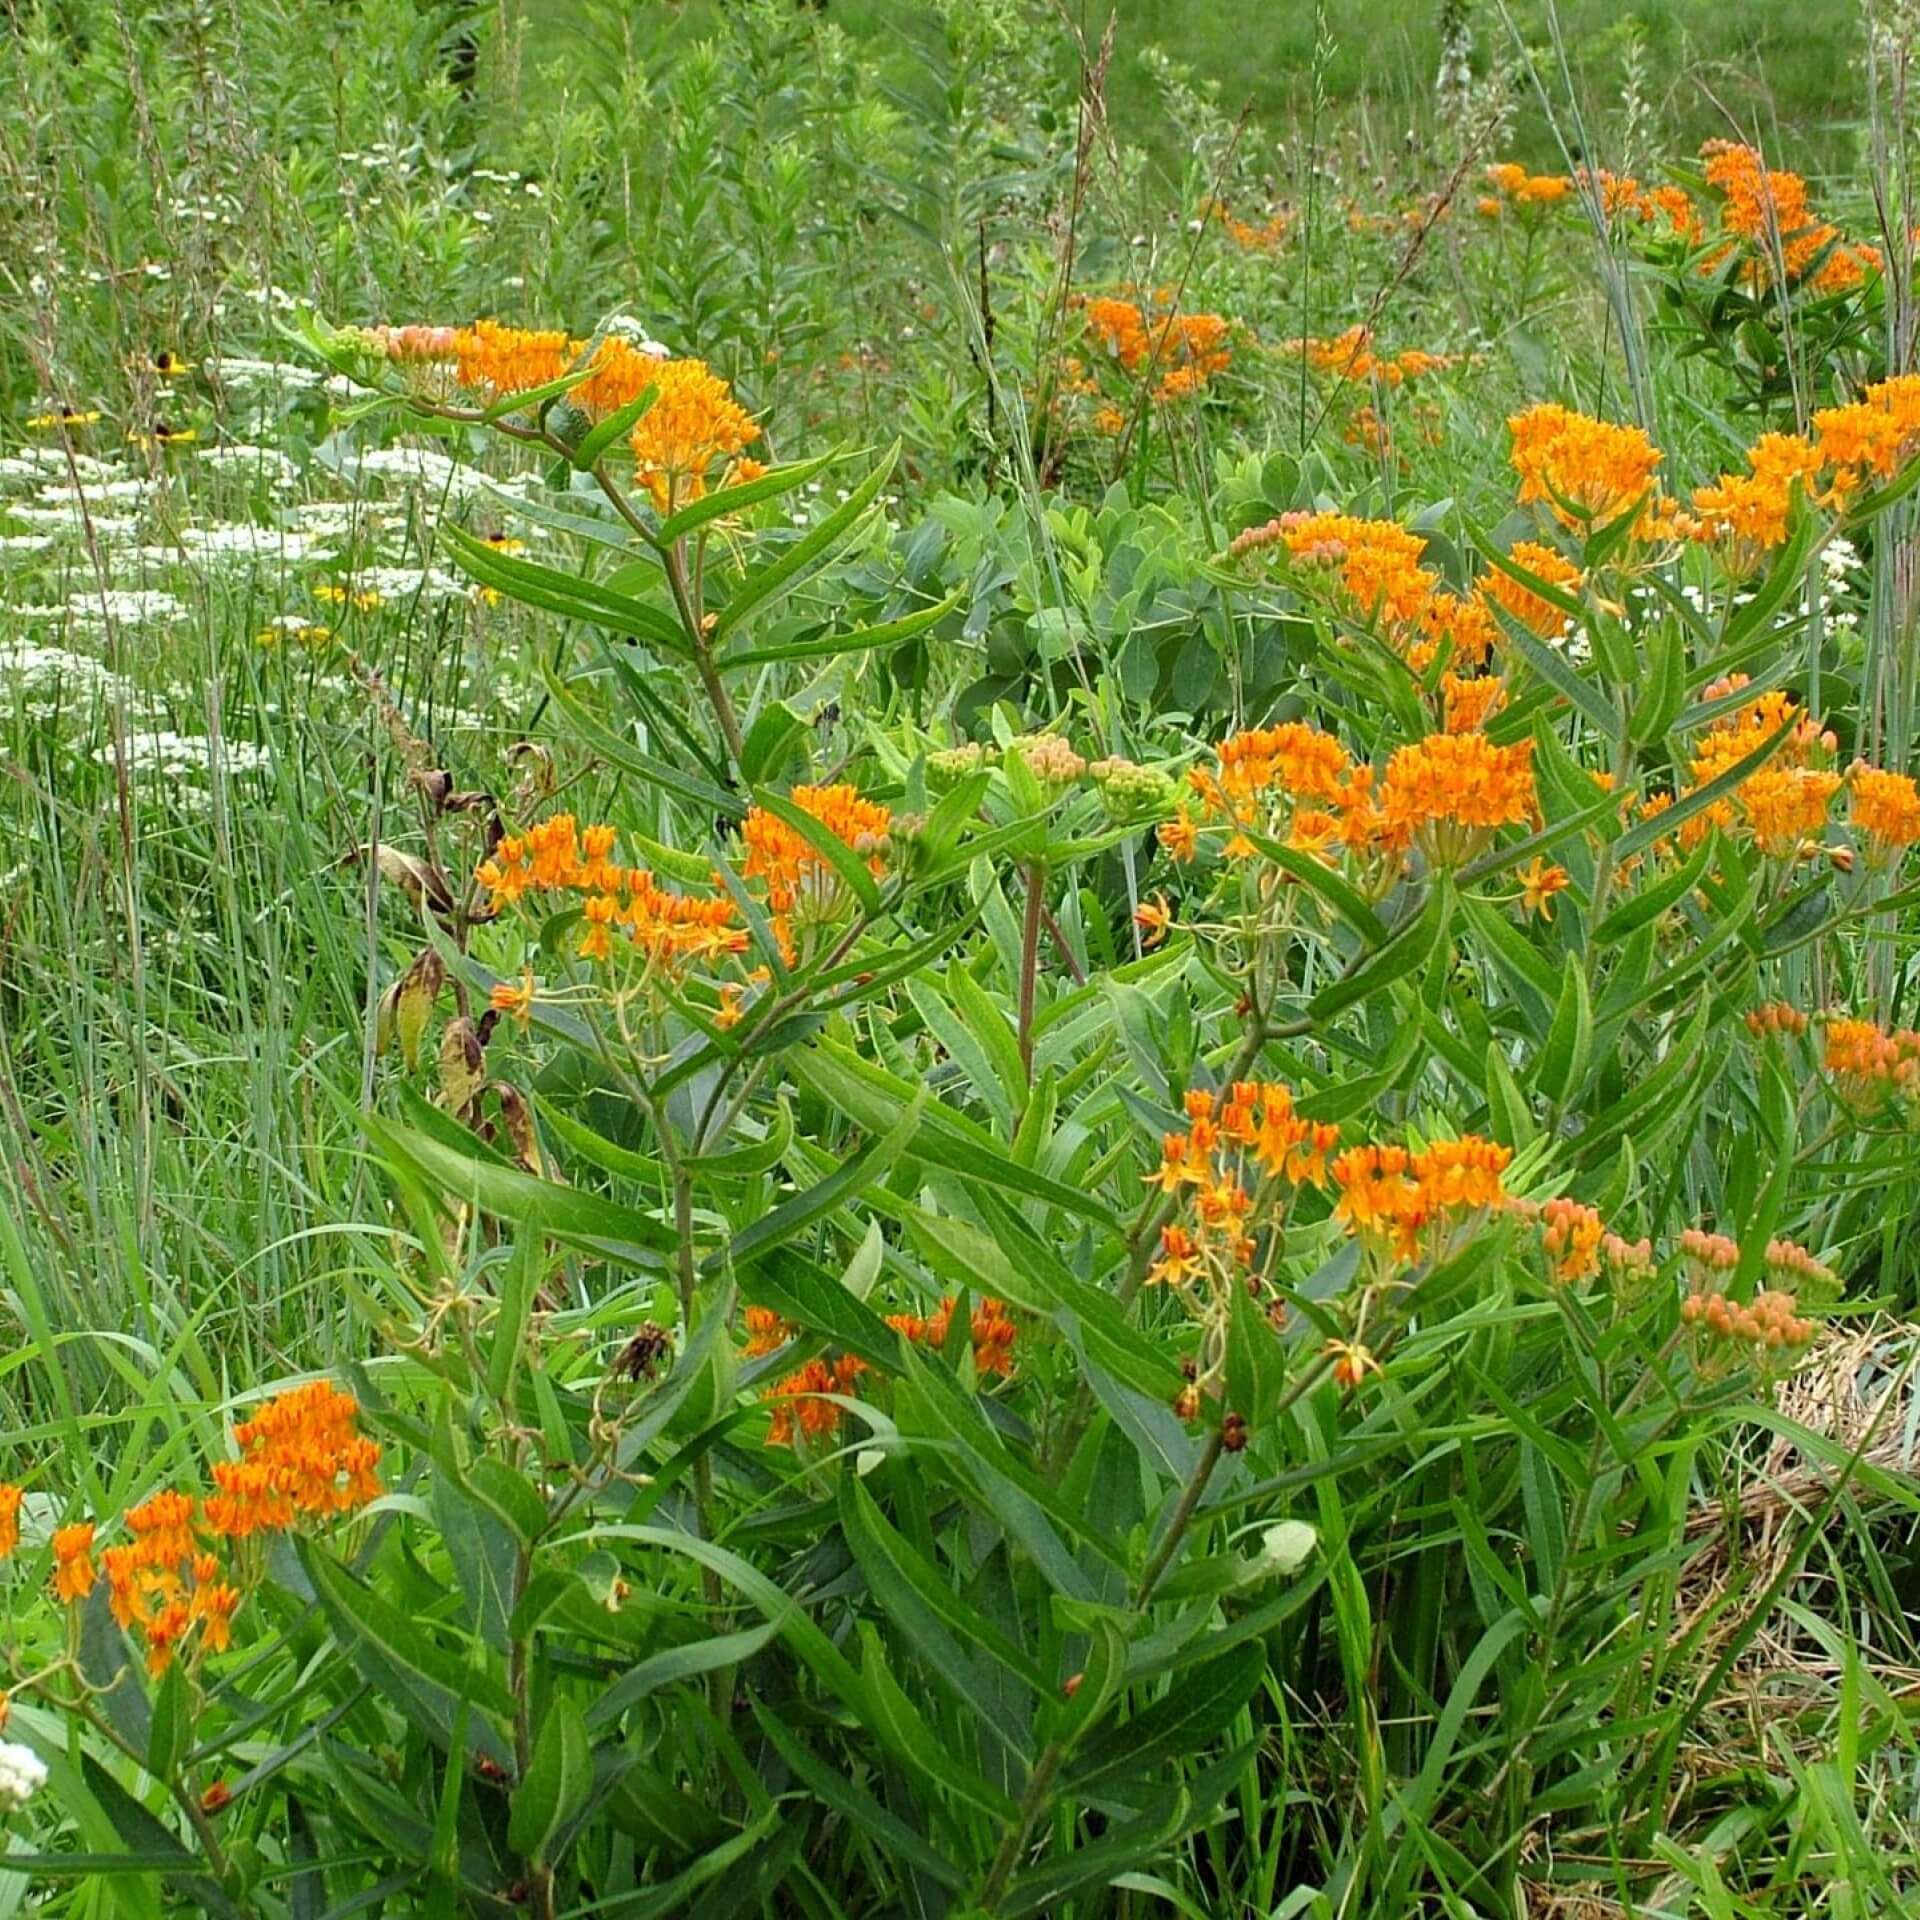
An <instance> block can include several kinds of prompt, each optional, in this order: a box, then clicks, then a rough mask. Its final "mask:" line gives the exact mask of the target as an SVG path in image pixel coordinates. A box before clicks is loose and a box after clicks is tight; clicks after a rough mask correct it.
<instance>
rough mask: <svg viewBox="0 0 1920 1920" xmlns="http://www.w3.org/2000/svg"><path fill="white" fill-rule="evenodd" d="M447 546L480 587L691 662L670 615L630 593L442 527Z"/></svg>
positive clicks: (457, 529)
mask: <svg viewBox="0 0 1920 1920" xmlns="http://www.w3.org/2000/svg"><path fill="white" fill-rule="evenodd" d="M441 537H442V538H443V539H444V540H445V541H446V543H447V545H448V547H449V549H450V550H451V551H452V553H453V557H454V558H455V560H457V561H458V562H459V563H460V566H461V567H462V568H463V569H464V570H465V571H466V572H468V573H470V574H472V576H473V577H474V579H476V580H477V581H479V582H480V584H481V585H482V586H483V587H491V588H493V590H494V591H495V592H496V593H503V594H505V595H506V596H507V598H508V599H510V600H518V601H520V602H522V603H523V604H524V605H526V606H530V607H538V608H540V609H541V610H542V611H543V612H546V613H556V614H559V615H560V616H561V617H562V618H563V619H567V620H584V621H586V622H587V623H588V624H589V625H590V626H597V627H606V628H609V629H611V630H612V631H613V632H615V633H624V634H626V635H628V636H629V637H630V638H632V639H635V640H644V641H645V642H646V643H647V644H648V645H649V646H651V647H656V648H658V649H659V650H660V651H661V652H662V653H666V654H670V655H672V656H673V657H674V658H676V659H681V660H690V659H692V657H693V647H692V644H691V643H690V642H689V640H688V639H687V636H686V634H685V633H684V632H683V631H682V629H681V627H680V624H679V622H678V621H677V620H675V619H674V618H673V616H672V615H671V614H667V613H663V612H662V611H661V610H660V609H659V608H658V607H653V606H649V605H648V604H647V603H646V602H645V601H644V600H636V599H634V597H633V596H632V595H631V594H627V593H616V592H615V591H614V590H613V589H612V588H611V587H603V586H601V585H600V584H599V582H597V581H594V580H585V579H582V578H581V577H580V576H579V575H578V574H573V573H566V572H564V571H562V569H560V568H559V567H549V566H546V565H543V564H542V563H541V562H540V561H537V560H520V559H516V558H515V557H514V556H513V555H512V554H506V553H501V552H499V551H498V550H497V549H496V548H493V547H490V546H488V545H487V543H486V542H485V541H484V540H476V539H475V538H474V537H473V536H472V534H470V533H468V532H466V531H465V530H464V529H463V528H460V527H445V528H443V529H442V530H441Z"/></svg>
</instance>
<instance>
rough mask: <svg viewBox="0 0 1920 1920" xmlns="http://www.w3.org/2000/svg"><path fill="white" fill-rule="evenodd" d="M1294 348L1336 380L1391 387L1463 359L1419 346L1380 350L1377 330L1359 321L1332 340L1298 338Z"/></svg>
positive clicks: (1312, 364)
mask: <svg viewBox="0 0 1920 1920" xmlns="http://www.w3.org/2000/svg"><path fill="white" fill-rule="evenodd" d="M1290 350H1291V351H1292V352H1295V353H1301V354H1304V355H1305V356H1306V360H1307V364H1308V366H1310V367H1311V368H1312V369H1313V370H1314V372H1316V373H1324V374H1328V375H1330V376H1332V377H1333V378H1334V379H1336V380H1377V381H1379V382H1380V384H1381V385H1382V386H1387V387H1398V386H1403V385H1405V383H1406V382H1407V381H1409V380H1419V379H1423V378H1424V377H1425V376H1426V375H1428V374H1430V373H1444V372H1445V371H1446V370H1447V368H1449V367H1451V366H1456V365H1458V363H1459V358H1460V356H1459V355H1458V354H1453V353H1428V352H1426V351H1424V350H1423V349H1422V348H1419V347H1409V348H1407V349H1406V350H1405V351H1404V352H1402V353H1397V354H1381V353H1376V352H1375V351H1374V348H1373V330H1372V329H1371V328H1370V327H1366V326H1361V325H1357V324H1356V325H1354V326H1351V327H1349V328H1348V329H1347V330H1346V332H1345V333H1341V334H1336V335H1335V336H1334V337H1333V338H1332V339H1330V340H1295V341H1293V342H1291V345H1290Z"/></svg>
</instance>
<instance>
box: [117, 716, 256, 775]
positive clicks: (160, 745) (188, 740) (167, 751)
mask: <svg viewBox="0 0 1920 1920" xmlns="http://www.w3.org/2000/svg"><path fill="white" fill-rule="evenodd" d="M93 757H94V759H95V760H97V761H98V762H99V763H100V764H101V765H102V766H103V767H104V766H111V765H112V764H113V748H112V747H111V746H105V747H101V748H98V749H97V750H96V751H95V753H94V756H93ZM213 761H214V747H213V742H212V741H211V740H209V739H207V738H206V737H205V736H204V735H202V734H191V733H175V732H173V731H172V730H171V729H170V728H164V727H162V728H157V729H156V730H155V731H153V732H152V733H133V734H129V735H128V736H127V765H128V767H129V768H130V769H131V770H132V771H134V772H136V773H144V772H161V773H169V774H204V773H207V772H209V771H211V769H212V767H213ZM272 764H273V757H272V755H271V754H269V753H268V752H267V750H266V748H265V747H257V746H255V745H253V744H252V742H250V741H246V740H223V741H221V743H220V765H221V767H222V769H223V770H224V771H225V772H227V773H229V774H235V773H252V772H254V771H256V770H257V769H259V768H262V767H268V766H271V765H272Z"/></svg>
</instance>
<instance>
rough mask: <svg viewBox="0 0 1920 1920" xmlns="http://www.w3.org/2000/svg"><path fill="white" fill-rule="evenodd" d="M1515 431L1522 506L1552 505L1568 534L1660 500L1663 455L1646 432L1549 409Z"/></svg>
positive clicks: (1520, 416)
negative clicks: (1657, 472) (1657, 486)
mask: <svg viewBox="0 0 1920 1920" xmlns="http://www.w3.org/2000/svg"><path fill="white" fill-rule="evenodd" d="M1507 428H1508V431H1509V432H1511V433H1512V435H1513V455H1512V458H1513V467H1514V471H1515V472H1516V473H1518V474H1519V476H1520V504H1521V505H1522V506H1525V505H1527V504H1528V503H1529V502H1531V501H1535V500H1540V501H1544V502H1545V503H1546V504H1547V506H1548V508H1549V510H1550V511H1551V512H1552V513H1553V515H1554V517H1555V518H1556V519H1557V520H1558V521H1559V522H1560V524H1561V525H1562V526H1565V527H1573V528H1577V529H1582V530H1585V529H1590V528H1592V527H1595V526H1600V525H1604V524H1606V523H1607V522H1608V521H1611V520H1614V519H1616V518H1618V516H1619V515H1620V514H1622V513H1624V512H1626V511H1627V510H1628V509H1629V508H1633V507H1638V506H1642V505H1643V504H1644V503H1645V502H1646V501H1647V499H1648V498H1649V496H1650V495H1651V494H1652V492H1653V474H1654V469H1655V468H1656V467H1657V466H1659V464H1660V450H1659V449H1658V448H1657V447H1655V446H1654V445H1653V443H1652V442H1651V441H1650V440H1648V438H1647V436H1646V435H1645V434H1644V433H1642V432H1641V431H1640V429H1639V428H1638V427H1622V426H1616V425H1614V424H1613V423H1611V422H1610V421H1605V420H1595V419H1592V418H1590V417H1589V416H1588V415H1586V414H1584V413H1575V412H1573V411H1571V410H1570V409H1569V408H1566V407H1563V406H1559V405H1557V404H1555V403H1553V402H1546V403H1543V404H1542V405H1539V406H1534V407H1529V408H1528V409H1527V410H1526V411H1525V412H1524V413H1516V414H1515V415H1513V417H1512V418H1511V419H1510V420H1508V422H1507Z"/></svg>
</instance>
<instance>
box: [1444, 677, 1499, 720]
mask: <svg viewBox="0 0 1920 1920" xmlns="http://www.w3.org/2000/svg"><path fill="white" fill-rule="evenodd" d="M1440 697H1441V712H1442V716H1443V718H1442V726H1443V728H1444V730H1445V731H1446V732H1448V733H1478V732H1480V730H1481V729H1482V728H1483V727H1485V725H1486V724H1487V722H1488V721H1489V720H1490V719H1492V717H1493V716H1494V715H1495V714H1496V713H1498V712H1499V711H1500V709H1501V708H1502V707H1503V706H1505V705H1506V702H1507V687H1506V682H1505V681H1503V680H1502V679H1500V678H1499V676H1498V675H1497V674H1485V675H1482V676H1481V678H1479V679H1477V680H1463V679H1461V677H1460V676H1459V675H1458V674H1457V673H1454V672H1452V671H1451V670H1449V671H1448V672H1446V673H1443V674H1442V675H1441V676H1440Z"/></svg>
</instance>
